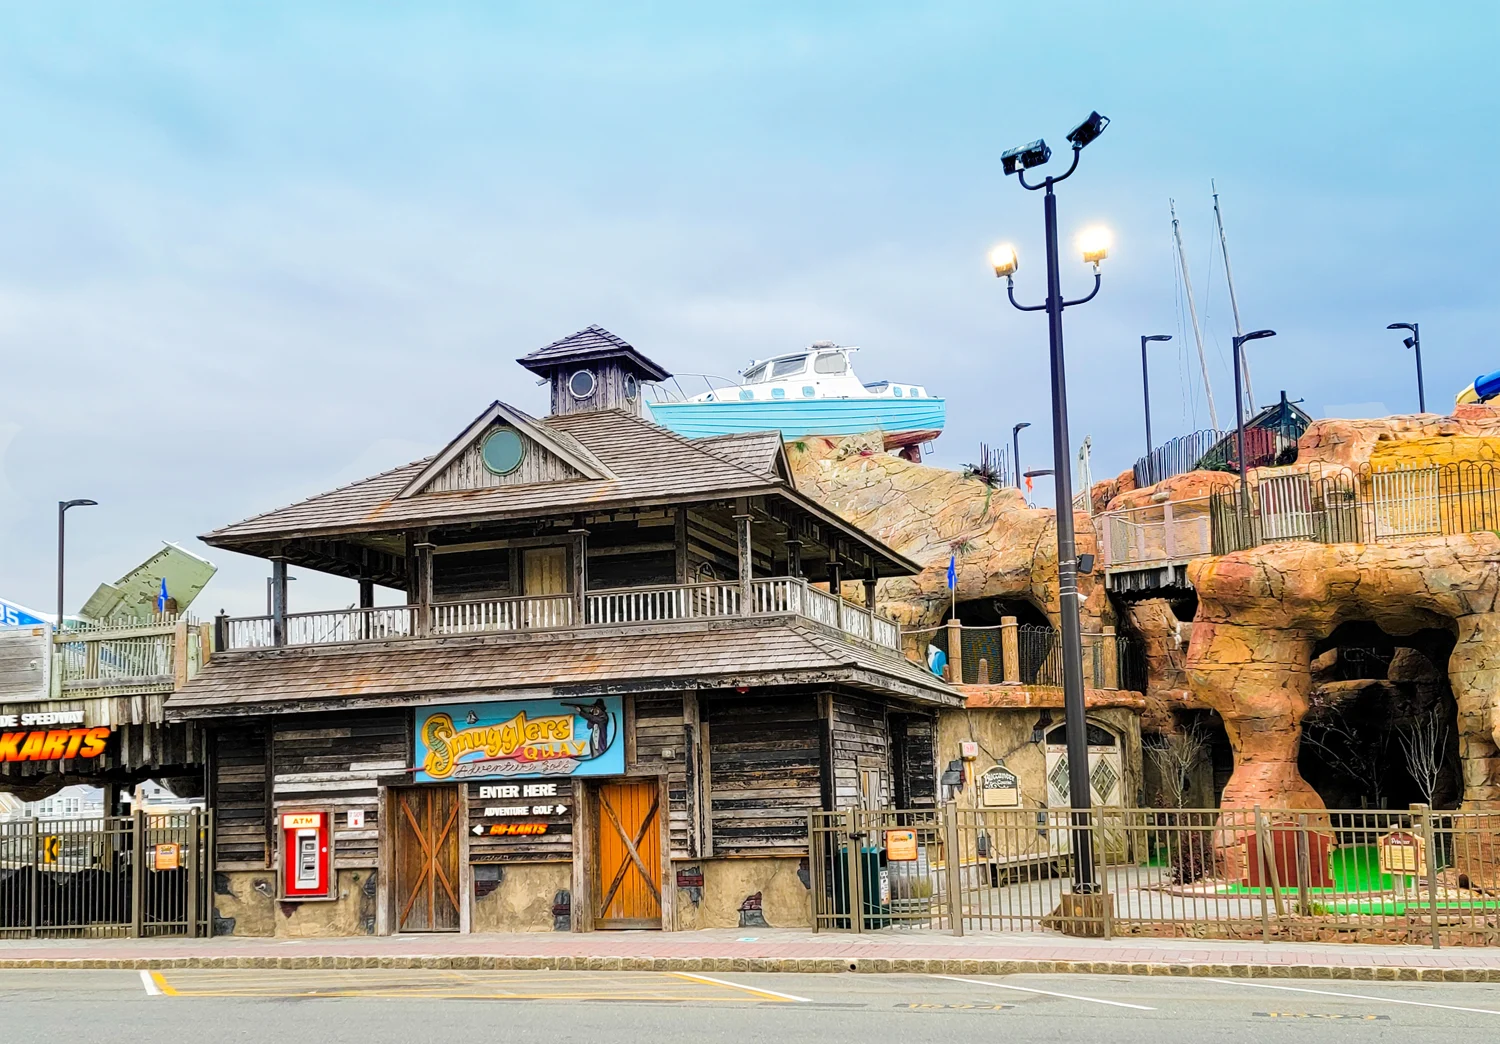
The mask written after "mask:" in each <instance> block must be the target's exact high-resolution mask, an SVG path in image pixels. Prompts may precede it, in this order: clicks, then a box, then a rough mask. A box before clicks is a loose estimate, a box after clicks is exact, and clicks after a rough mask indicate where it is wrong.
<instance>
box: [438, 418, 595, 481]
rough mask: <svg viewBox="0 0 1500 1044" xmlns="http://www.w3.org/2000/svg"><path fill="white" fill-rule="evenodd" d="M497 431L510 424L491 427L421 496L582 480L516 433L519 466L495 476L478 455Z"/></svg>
mask: <svg viewBox="0 0 1500 1044" xmlns="http://www.w3.org/2000/svg"><path fill="white" fill-rule="evenodd" d="M500 428H510V425H509V424H492V425H490V427H489V430H487V431H486V432H485V433H484V434H483V435H481V436H479V438H477V439H475V440H474V442H473V443H472V444H471V445H470V446H469V448H468V449H466V450H464V451H463V452H462V453H461V454H459V455H458V457H457V458H456V459H455V460H454V461H453V463H452V464H449V465H448V466H447V467H446V468H444V469H443V470H442V471H441V472H439V473H438V474H437V475H434V476H433V478H432V481H431V482H430V483H428V485H427V488H426V489H424V490H423V491H422V492H423V493H452V492H456V491H458V490H466V489H501V488H504V487H506V486H531V485H537V484H539V483H544V482H567V481H569V480H570V479H580V478H583V477H584V476H583V474H582V473H581V472H579V471H578V469H577V468H575V467H573V465H571V464H569V463H568V462H567V461H565V460H562V459H561V458H560V457H558V456H557V455H556V454H554V453H553V452H552V451H551V450H548V449H546V448H544V447H543V446H542V445H541V443H539V442H537V441H536V440H535V439H533V438H531V437H530V436H528V435H526V434H524V433H522V432H520V431H516V429H514V428H512V429H511V430H513V431H516V434H517V435H519V436H520V438H521V444H522V445H523V446H525V447H526V453H525V456H524V457H522V459H521V466H520V467H518V468H517V469H516V470H515V471H512V472H511V473H510V474H509V475H496V474H495V473H494V472H493V471H491V470H490V469H489V468H487V467H485V466H484V458H483V456H482V455H481V454H482V452H483V449H484V440H485V439H487V438H489V436H490V432H492V431H497V430H499V429H500Z"/></svg>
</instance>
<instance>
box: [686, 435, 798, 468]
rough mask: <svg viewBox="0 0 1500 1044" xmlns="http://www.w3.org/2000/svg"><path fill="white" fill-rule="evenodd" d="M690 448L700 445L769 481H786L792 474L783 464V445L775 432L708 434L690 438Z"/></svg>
mask: <svg viewBox="0 0 1500 1044" xmlns="http://www.w3.org/2000/svg"><path fill="white" fill-rule="evenodd" d="M693 445H695V446H702V447H703V448H704V449H707V450H711V451H712V452H714V453H716V454H718V455H719V456H721V457H723V458H724V459H725V460H728V461H731V462H733V463H735V464H738V465H739V466H740V467H742V468H745V469H746V470H748V471H753V472H756V473H757V474H760V475H765V476H767V477H769V478H775V479H786V478H789V476H790V475H791V473H792V470H791V466H790V465H789V464H787V462H786V444H785V443H783V442H782V441H781V432H779V431H747V432H735V433H734V434H731V435H710V436H708V437H706V438H699V439H694V440H693Z"/></svg>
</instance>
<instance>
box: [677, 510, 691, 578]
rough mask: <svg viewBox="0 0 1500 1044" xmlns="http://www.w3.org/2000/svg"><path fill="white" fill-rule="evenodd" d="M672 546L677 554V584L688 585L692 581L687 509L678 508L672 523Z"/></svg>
mask: <svg viewBox="0 0 1500 1044" xmlns="http://www.w3.org/2000/svg"><path fill="white" fill-rule="evenodd" d="M672 544H673V547H674V548H675V549H676V552H677V556H676V557H677V582H678V583H679V584H689V583H692V581H693V573H692V569H691V568H690V567H689V564H688V509H687V508H685V507H680V508H678V509H677V516H676V518H675V519H674V520H673V523H672Z"/></svg>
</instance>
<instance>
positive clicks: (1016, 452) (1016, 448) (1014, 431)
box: [1010, 421, 1031, 489]
mask: <svg viewBox="0 0 1500 1044" xmlns="http://www.w3.org/2000/svg"><path fill="white" fill-rule="evenodd" d="M1029 427H1031V422H1030V421H1022V422H1021V423H1020V424H1017V425H1015V426H1014V427H1013V428H1011V429H1010V447H1011V453H1012V455H1013V459H1014V460H1015V463H1016V488H1017V489H1020V488H1021V429H1022V428H1029Z"/></svg>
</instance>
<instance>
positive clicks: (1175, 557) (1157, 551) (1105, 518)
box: [1094, 497, 1213, 569]
mask: <svg viewBox="0 0 1500 1044" xmlns="http://www.w3.org/2000/svg"><path fill="white" fill-rule="evenodd" d="M1094 521H1095V525H1097V526H1098V527H1099V539H1100V551H1101V552H1102V554H1103V558H1104V567H1105V568H1106V569H1131V568H1137V567H1139V568H1146V567H1149V566H1153V565H1162V564H1165V563H1168V562H1181V561H1184V560H1185V559H1189V558H1197V557H1199V556H1201V555H1207V554H1212V552H1213V533H1212V527H1211V526H1210V524H1209V501H1208V498H1207V497H1201V498H1197V499H1193V500H1179V501H1176V502H1172V501H1167V502H1165V503H1161V504H1146V505H1143V506H1141V507H1134V508H1122V509H1120V510H1118V511H1110V512H1107V513H1105V514H1102V515H1099V516H1098V517H1097V518H1096V519H1095V520H1094Z"/></svg>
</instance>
